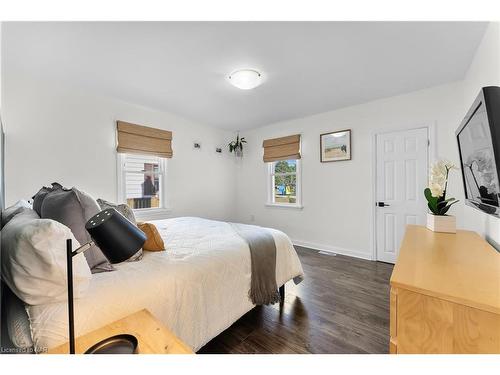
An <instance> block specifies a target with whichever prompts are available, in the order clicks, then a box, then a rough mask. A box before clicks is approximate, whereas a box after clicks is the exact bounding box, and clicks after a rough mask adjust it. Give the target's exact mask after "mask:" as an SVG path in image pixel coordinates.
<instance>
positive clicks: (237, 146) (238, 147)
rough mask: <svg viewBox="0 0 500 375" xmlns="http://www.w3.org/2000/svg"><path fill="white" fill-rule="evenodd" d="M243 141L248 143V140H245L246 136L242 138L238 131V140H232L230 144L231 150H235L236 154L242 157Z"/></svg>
mask: <svg viewBox="0 0 500 375" xmlns="http://www.w3.org/2000/svg"><path fill="white" fill-rule="evenodd" d="M243 143H247V141H245V137H241V138H240V134H239V133H238V135H236V141H232V142H231V143H230V144H229V152H233V151H234V154H235V155H236V156H238V157H242V156H243Z"/></svg>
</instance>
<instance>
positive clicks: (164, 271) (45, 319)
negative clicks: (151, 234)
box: [27, 217, 303, 351]
mask: <svg viewBox="0 0 500 375" xmlns="http://www.w3.org/2000/svg"><path fill="white" fill-rule="evenodd" d="M153 223H154V224H155V225H156V226H157V228H158V230H159V232H160V234H161V236H162V238H163V240H164V242H165V247H166V249H167V250H166V251H162V252H147V251H145V252H144V253H145V254H144V258H143V259H142V260H140V261H138V262H125V263H122V264H120V265H118V266H117V268H118V270H117V271H114V272H106V273H99V274H94V275H92V280H91V284H90V287H89V290H88V292H87V294H86V296H85V297H84V298H81V299H77V300H75V333H76V336H79V335H82V334H84V333H86V332H89V331H92V330H94V329H97V328H99V327H101V326H103V325H106V324H108V323H111V322H112V321H115V320H117V319H120V318H123V317H125V316H127V315H129V314H131V313H134V312H136V311H138V310H140V309H143V308H147V309H148V310H149V311H151V312H152V313H153V314H154V315H155V316H156V317H157V318H158V319H159V320H161V321H162V322H163V323H164V324H165V325H166V326H167V327H169V328H170V329H171V330H172V331H173V332H174V333H175V334H176V335H177V336H178V337H179V338H180V339H181V340H183V341H184V342H185V343H186V344H187V345H189V346H190V347H191V348H193V350H195V351H196V350H198V349H199V348H201V347H202V346H203V345H204V344H206V343H207V342H208V341H210V340H211V339H212V338H213V337H215V336H217V335H218V334H219V333H221V332H222V331H224V330H225V329H226V328H228V327H229V326H230V325H231V324H233V323H234V322H235V321H236V320H238V319H239V318H240V317H241V316H242V315H243V314H245V313H246V312H248V311H249V310H251V309H252V308H253V305H252V303H251V302H250V300H249V299H248V290H249V288H250V274H251V272H250V252H249V249H248V245H247V244H246V243H245V242H244V241H243V239H242V238H241V237H240V236H239V235H238V234H237V233H236V232H235V231H234V229H233V227H232V225H231V224H229V223H225V222H220V221H213V220H206V219H200V218H194V217H184V218H175V219H167V220H158V221H154V222H153ZM270 231H271V233H272V235H273V237H274V239H275V242H276V249H277V254H276V282H277V284H278V285H282V284H284V283H285V282H287V281H288V280H290V279H292V278H295V277H301V276H303V271H302V266H301V264H300V260H299V258H298V256H297V253H296V252H295V249H294V248H293V246H292V243H291V242H290V239H289V238H288V236H286V235H285V234H284V233H282V232H280V231H277V230H273V229H270ZM27 311H28V315H29V317H30V322H31V331H32V336H33V342H34V343H35V348H36V349H37V351H42V350H44V349H45V348H48V349H50V348H52V347H54V346H57V345H59V344H61V343H63V342H65V341H67V340H68V334H67V305H66V303H54V304H45V305H37V306H28V307H27Z"/></svg>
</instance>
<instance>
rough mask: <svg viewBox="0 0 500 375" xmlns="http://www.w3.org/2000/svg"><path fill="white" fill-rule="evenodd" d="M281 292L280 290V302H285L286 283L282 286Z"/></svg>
mask: <svg viewBox="0 0 500 375" xmlns="http://www.w3.org/2000/svg"><path fill="white" fill-rule="evenodd" d="M279 292H280V304H283V303H284V302H285V284H283V285H282V286H280V289H279Z"/></svg>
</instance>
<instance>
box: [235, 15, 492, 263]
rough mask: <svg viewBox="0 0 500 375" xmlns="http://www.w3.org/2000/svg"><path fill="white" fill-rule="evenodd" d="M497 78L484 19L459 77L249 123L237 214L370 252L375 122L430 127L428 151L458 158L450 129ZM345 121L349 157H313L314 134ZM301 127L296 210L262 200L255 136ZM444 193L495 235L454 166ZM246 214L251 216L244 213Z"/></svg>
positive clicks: (464, 222) (460, 215)
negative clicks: (468, 199) (467, 197)
mask: <svg viewBox="0 0 500 375" xmlns="http://www.w3.org/2000/svg"><path fill="white" fill-rule="evenodd" d="M489 85H500V31H499V25H498V23H491V24H490V26H489V27H488V30H487V32H486V34H485V36H484V39H483V41H482V43H481V45H480V46H479V47H478V50H477V52H476V54H475V57H474V59H473V61H472V63H471V66H470V68H469V70H468V71H467V73H466V75H465V77H464V80H463V81H460V82H456V83H452V84H448V85H444V86H440V87H434V88H430V89H427V90H421V91H418V92H413V93H409V94H406V95H401V96H397V97H392V98H387V99H383V100H377V101H373V102H370V103H366V104H361V105H357V106H352V107H349V108H344V109H340V110H336V111H332V112H327V113H322V114H318V115H314V116H310V117H306V118H302V119H295V120H292V121H285V122H281V123H277V124H271V125H268V126H265V127H262V128H259V129H255V130H252V131H249V132H247V133H245V134H243V135H244V136H246V137H247V140H248V141H249V147H248V150H247V152H246V155H245V158H244V161H243V165H242V166H240V167H239V169H238V195H237V201H238V212H237V218H238V220H239V221H243V222H255V223H257V224H261V225H266V226H270V227H275V228H278V229H281V230H284V231H285V232H286V233H288V234H289V235H290V237H291V238H292V239H293V240H294V241H295V243H297V244H303V245H305V246H310V247H315V248H321V249H326V250H332V251H336V252H338V253H343V254H347V255H355V256H360V257H364V258H368V259H370V258H372V254H373V244H372V242H373V241H372V233H371V225H372V224H371V216H372V206H373V204H374V202H375V199H374V197H373V196H372V176H373V175H372V173H373V171H372V161H371V158H372V146H373V145H372V134H373V132H374V131H375V130H381V129H397V128H408V127H419V126H429V125H431V126H433V127H434V134H433V139H434V142H433V143H434V144H433V145H431V147H435V155H434V156H435V158H446V159H449V160H451V161H453V162H455V163H456V164H457V165H458V164H459V156H458V148H457V144H456V139H455V130H456V128H457V127H458V126H459V124H460V122H461V120H462V118H463V116H464V115H465V113H466V112H467V110H468V109H469V107H470V105H471V104H472V102H473V100H474V98H475V97H476V95H477V94H478V92H479V90H480V88H481V87H483V86H489ZM346 128H351V129H352V142H353V143H352V150H353V151H352V152H353V160H351V161H346V162H337V163H325V164H322V163H320V162H319V134H321V133H324V132H329V131H333V130H340V129H346ZM296 133H301V134H302V155H303V168H302V181H303V189H302V190H303V204H304V208H303V209H302V210H292V209H282V208H275V207H266V206H265V205H264V203H265V201H266V178H265V176H266V168H265V165H264V163H263V162H262V147H261V144H262V140H263V139H266V138H272V137H278V136H284V135H290V134H296ZM448 191H449V194H450V195H449V196H454V197H456V198H458V199H460V200H461V201H462V202H461V203H459V204H457V205H455V206H454V207H453V209H452V210H451V213H452V214H454V215H456V216H457V226H458V227H459V228H465V229H471V230H475V231H477V232H479V233H480V234H481V235H483V236H486V237H487V238H489V239H491V240H493V241H496V242H500V220H498V219H496V218H493V217H491V216H489V215H486V214H484V213H481V212H479V211H477V210H475V209H473V208H470V207H466V206H465V205H464V204H463V199H464V192H463V186H462V181H461V176H460V173H459V172H456V173H454V174H453V175H451V177H450V183H449V186H448ZM251 218H254V220H251Z"/></svg>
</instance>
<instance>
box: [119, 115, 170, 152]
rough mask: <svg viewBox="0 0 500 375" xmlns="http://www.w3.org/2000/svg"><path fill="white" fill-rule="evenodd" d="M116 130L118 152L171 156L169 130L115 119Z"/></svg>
mask: <svg viewBox="0 0 500 375" xmlns="http://www.w3.org/2000/svg"><path fill="white" fill-rule="evenodd" d="M116 132H117V135H118V146H117V148H116V150H117V151H118V152H123V153H132V154H146V155H156V156H159V157H162V158H171V157H172V154H173V153H172V132H171V131H168V130H161V129H155V128H150V127H147V126H142V125H136V124H131V123H129V122H124V121H117V122H116Z"/></svg>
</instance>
